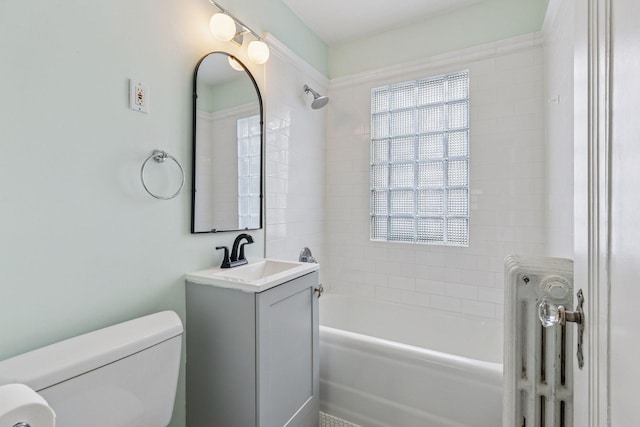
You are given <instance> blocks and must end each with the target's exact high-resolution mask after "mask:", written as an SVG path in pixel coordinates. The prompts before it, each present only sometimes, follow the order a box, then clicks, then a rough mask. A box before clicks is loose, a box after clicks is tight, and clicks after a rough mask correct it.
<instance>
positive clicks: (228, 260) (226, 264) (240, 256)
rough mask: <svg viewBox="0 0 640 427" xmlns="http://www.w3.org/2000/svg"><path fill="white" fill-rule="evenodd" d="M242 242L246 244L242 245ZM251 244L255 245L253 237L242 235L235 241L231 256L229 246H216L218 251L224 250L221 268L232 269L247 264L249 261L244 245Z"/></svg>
mask: <svg viewBox="0 0 640 427" xmlns="http://www.w3.org/2000/svg"><path fill="white" fill-rule="evenodd" d="M242 240H246V242H244V243H242V244H240V242H241V241H242ZM251 243H253V237H251V235H250V234H247V233H242V234H240V235H238V237H236V240H234V241H233V247H232V248H231V255H229V248H228V247H227V246H216V249H224V256H223V258H222V265H220V268H231V267H237V266H239V265H243V264H246V263H247V262H248V261H247V259H246V258H245V257H244V245H248V244H251ZM238 246H239V248H238ZM238 252H239V253H238Z"/></svg>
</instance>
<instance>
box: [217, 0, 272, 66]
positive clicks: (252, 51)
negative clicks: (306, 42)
mask: <svg viewBox="0 0 640 427" xmlns="http://www.w3.org/2000/svg"><path fill="white" fill-rule="evenodd" d="M209 2H210V3H211V4H213V5H214V6H215V7H217V8H218V10H219V11H220V12H218V13H216V14H214V15H213V16H212V17H211V20H210V21H209V29H210V30H211V34H213V36H214V37H215V38H216V39H218V40H221V41H233V42H234V43H236V44H237V45H238V46H242V44H243V41H244V36H245V35H247V34H250V35H251V36H253V37H254V38H255V40H253V41H251V42H250V43H249V45H248V47H247V55H248V56H249V59H250V60H251V61H253V62H254V63H255V64H258V65H259V64H264V63H265V62H267V61H268V60H269V46H268V45H267V42H265V41H264V39H263V38H262V37H260V36H259V35H258V34H257V33H256V32H255V31H253V30H252V29H251V28H249V27H247V26H246V25H245V24H243V23H242V21H240V20H239V19H238V18H236V17H235V16H233V15H232V14H230V13H229V12H228V11H227V10H226V9H225V8H223V7H222V6H220V5H219V4H218V3H216V2H215V1H214V0H209ZM238 28H240V31H237V30H238ZM231 66H233V64H231ZM234 68H235V67H234Z"/></svg>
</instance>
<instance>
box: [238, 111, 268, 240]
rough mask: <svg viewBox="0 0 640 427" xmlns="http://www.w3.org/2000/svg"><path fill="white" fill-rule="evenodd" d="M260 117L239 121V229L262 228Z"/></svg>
mask: <svg viewBox="0 0 640 427" xmlns="http://www.w3.org/2000/svg"><path fill="white" fill-rule="evenodd" d="M260 147H261V144H260V115H255V116H251V117H246V118H242V119H238V218H239V220H238V228H240V229H244V228H258V227H260V185H261V184H260V166H261V165H260V162H261V158H262V157H261V156H260Z"/></svg>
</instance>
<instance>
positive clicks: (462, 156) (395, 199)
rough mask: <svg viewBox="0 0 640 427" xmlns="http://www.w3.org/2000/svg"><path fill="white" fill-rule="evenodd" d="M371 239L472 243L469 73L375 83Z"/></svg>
mask: <svg viewBox="0 0 640 427" xmlns="http://www.w3.org/2000/svg"><path fill="white" fill-rule="evenodd" d="M370 200H371V240H378V241H398V242H413V243H431V244H441V245H454V246H468V244H469V72H468V71H461V72H456V73H451V74H446V75H441V76H435V77H429V78H426V79H422V80H415V81H410V82H404V83H398V84H393V85H390V86H383V87H378V88H374V89H372V90H371V194H370Z"/></svg>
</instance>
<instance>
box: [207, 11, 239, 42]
mask: <svg viewBox="0 0 640 427" xmlns="http://www.w3.org/2000/svg"><path fill="white" fill-rule="evenodd" d="M209 29H210V30H211V34H213V37H215V38H216V39H218V40H221V41H223V42H228V41H229V40H231V39H232V38H234V37H235V35H236V23H235V21H234V20H233V18H231V17H230V16H229V15H225V14H224V13H216V14H215V15H213V16H212V17H211V21H209Z"/></svg>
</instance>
